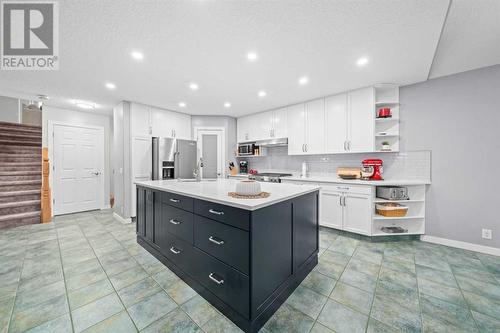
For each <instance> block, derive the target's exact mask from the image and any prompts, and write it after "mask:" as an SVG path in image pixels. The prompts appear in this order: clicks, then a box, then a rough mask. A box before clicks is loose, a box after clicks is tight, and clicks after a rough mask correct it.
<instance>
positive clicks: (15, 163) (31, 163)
mask: <svg viewBox="0 0 500 333" xmlns="http://www.w3.org/2000/svg"><path fill="white" fill-rule="evenodd" d="M28 165H37V166H38V165H42V161H40V162H0V166H28Z"/></svg>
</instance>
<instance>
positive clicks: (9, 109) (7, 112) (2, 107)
mask: <svg viewBox="0 0 500 333" xmlns="http://www.w3.org/2000/svg"><path fill="white" fill-rule="evenodd" d="M0 121H6V122H9V123H18V122H19V99H17V98H11V97H3V96H0Z"/></svg>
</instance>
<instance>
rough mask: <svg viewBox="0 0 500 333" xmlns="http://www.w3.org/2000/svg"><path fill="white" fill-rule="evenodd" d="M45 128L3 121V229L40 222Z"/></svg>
mask: <svg viewBox="0 0 500 333" xmlns="http://www.w3.org/2000/svg"><path fill="white" fill-rule="evenodd" d="M41 187H42V128H41V127H39V126H29V125H22V124H14V123H6V122H0V229H4V228H10V227H14V226H20V225H25V224H33V223H40V191H41Z"/></svg>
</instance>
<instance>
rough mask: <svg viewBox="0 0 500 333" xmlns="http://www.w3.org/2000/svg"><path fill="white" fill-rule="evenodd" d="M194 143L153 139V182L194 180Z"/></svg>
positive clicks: (169, 139) (160, 138)
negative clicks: (160, 180)
mask: <svg viewBox="0 0 500 333" xmlns="http://www.w3.org/2000/svg"><path fill="white" fill-rule="evenodd" d="M196 162H197V161H196V141H191V140H179V139H173V138H162V137H153V180H159V179H179V178H181V179H188V178H194V174H193V172H194V170H195V169H196Z"/></svg>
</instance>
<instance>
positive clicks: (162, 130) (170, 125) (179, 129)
mask: <svg viewBox="0 0 500 333" xmlns="http://www.w3.org/2000/svg"><path fill="white" fill-rule="evenodd" d="M151 127H152V135H153V136H162V137H170V138H178V139H186V140H191V116H189V115H186V114H183V113H178V112H173V111H168V110H162V109H158V108H151Z"/></svg>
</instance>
